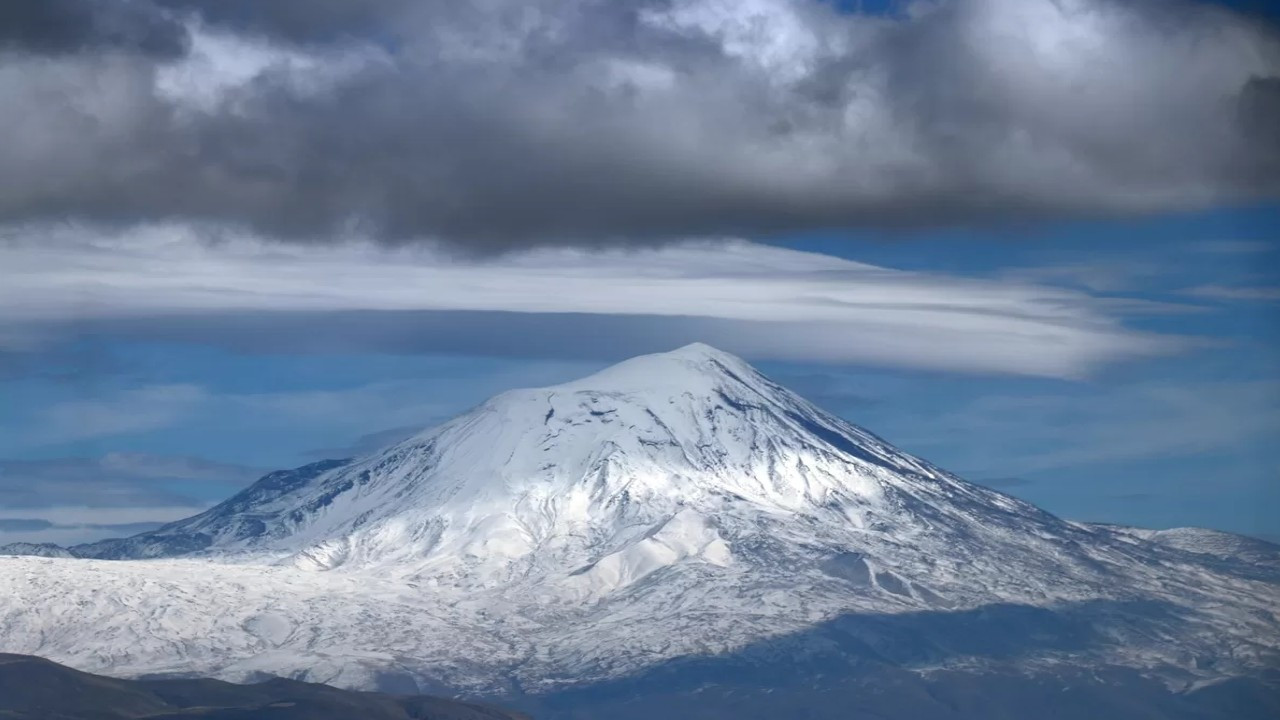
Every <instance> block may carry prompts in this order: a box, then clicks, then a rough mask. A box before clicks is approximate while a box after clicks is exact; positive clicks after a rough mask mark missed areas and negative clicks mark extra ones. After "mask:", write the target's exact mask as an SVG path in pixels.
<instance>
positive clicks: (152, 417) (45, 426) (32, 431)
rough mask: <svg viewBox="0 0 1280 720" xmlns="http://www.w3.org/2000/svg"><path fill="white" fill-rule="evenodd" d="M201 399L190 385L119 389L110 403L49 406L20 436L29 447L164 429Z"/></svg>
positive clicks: (199, 392)
mask: <svg viewBox="0 0 1280 720" xmlns="http://www.w3.org/2000/svg"><path fill="white" fill-rule="evenodd" d="M203 400H204V393H203V391H202V390H201V389H200V388H199V387H196V386H193V385H181V384H175V385H150V386H145V387H139V388H130V389H126V390H122V391H120V392H119V393H117V394H116V395H115V396H113V397H111V398H110V399H109V400H102V399H96V398H91V399H82V400H68V401H63V402H58V403H54V404H51V405H49V406H47V407H45V408H43V409H42V410H41V411H40V413H39V419H38V421H37V422H36V424H35V425H34V426H32V427H31V428H29V429H28V430H27V432H26V433H24V434H23V436H24V440H25V441H26V442H27V443H29V444H31V445H47V444H54V443H63V442H72V441H76V440H89V439H93V438H101V437H110V436H113V435H124V434H129V433H139V432H145V431H148V430H155V429H158V428H163V427H167V426H168V425H170V424H172V423H173V421H174V420H175V419H177V418H179V417H181V416H182V415H184V414H185V413H186V412H187V411H188V410H190V409H191V408H193V407H195V406H196V405H198V404H199V403H200V402H202V401H203Z"/></svg>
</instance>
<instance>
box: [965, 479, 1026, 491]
mask: <svg viewBox="0 0 1280 720" xmlns="http://www.w3.org/2000/svg"><path fill="white" fill-rule="evenodd" d="M974 482H976V483H981V484H983V485H986V486H987V487H993V488H1016V487H1026V486H1027V485H1032V484H1034V481H1033V480H1028V479H1027V478H1021V477H993V478H981V479H977V480H974Z"/></svg>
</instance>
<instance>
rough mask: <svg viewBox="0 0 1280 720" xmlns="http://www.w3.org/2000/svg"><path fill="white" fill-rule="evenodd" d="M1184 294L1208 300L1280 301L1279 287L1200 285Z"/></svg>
mask: <svg viewBox="0 0 1280 720" xmlns="http://www.w3.org/2000/svg"><path fill="white" fill-rule="evenodd" d="M1185 294H1187V295H1190V296H1192V297H1198V298H1206V299H1209V300H1243V301H1249V300H1257V301H1263V302H1275V301H1280V287H1263V286H1229V285H1200V286H1198V287H1194V288H1190V289H1188V290H1186V291H1185Z"/></svg>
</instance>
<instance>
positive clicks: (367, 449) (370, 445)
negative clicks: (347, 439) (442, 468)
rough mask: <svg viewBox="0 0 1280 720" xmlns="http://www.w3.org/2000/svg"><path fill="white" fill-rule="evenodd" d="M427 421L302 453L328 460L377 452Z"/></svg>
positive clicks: (414, 430) (421, 426)
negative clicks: (340, 444)
mask: <svg viewBox="0 0 1280 720" xmlns="http://www.w3.org/2000/svg"><path fill="white" fill-rule="evenodd" d="M427 424H429V423H419V424H416V425H406V426H403V427H395V428H389V429H387V430H379V431H377V432H371V433H365V434H364V435H361V436H360V437H358V438H356V439H355V440H353V441H351V443H349V444H347V445H343V446H340V447H330V448H318V449H315V450H308V451H306V453H304V454H305V455H306V456H307V457H309V458H312V459H316V460H328V459H337V458H349V457H361V456H363V455H368V454H370V453H373V452H377V451H378V450H381V449H382V448H385V447H387V446H389V445H394V444H396V443H398V442H400V441H401V440H406V439H408V438H410V437H413V436H414V435H417V434H418V433H420V432H422V430H423V429H424V428H425V427H426V426H427Z"/></svg>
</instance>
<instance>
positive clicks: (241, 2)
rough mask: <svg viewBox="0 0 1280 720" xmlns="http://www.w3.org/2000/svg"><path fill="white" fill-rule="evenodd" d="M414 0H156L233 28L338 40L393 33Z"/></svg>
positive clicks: (318, 40) (296, 39) (309, 39)
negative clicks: (398, 20) (399, 19)
mask: <svg viewBox="0 0 1280 720" xmlns="http://www.w3.org/2000/svg"><path fill="white" fill-rule="evenodd" d="M414 1H415V0H155V3H156V4H157V5H159V6H161V7H165V8H169V9H172V10H175V11H179V12H184V13H192V14H195V15H198V16H199V17H200V18H201V19H202V20H203V21H204V22H207V23H209V24H211V25H214V26H218V27H225V28H228V29H231V30H234V31H239V32H248V33H258V34H263V35H267V36H271V37H274V38H279V39H282V40H287V41H290V42H296V43H302V44H311V43H326V42H337V41H341V40H343V39H347V38H352V37H369V36H371V35H372V36H375V37H382V38H387V39H389V38H392V37H394V36H395V34H396V33H397V32H398V27H397V22H396V21H397V19H398V18H399V17H400V16H401V14H402V13H403V12H404V11H405V10H406V9H407V8H409V7H410V6H411V4H412V3H413V2H414Z"/></svg>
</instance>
